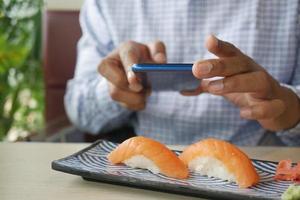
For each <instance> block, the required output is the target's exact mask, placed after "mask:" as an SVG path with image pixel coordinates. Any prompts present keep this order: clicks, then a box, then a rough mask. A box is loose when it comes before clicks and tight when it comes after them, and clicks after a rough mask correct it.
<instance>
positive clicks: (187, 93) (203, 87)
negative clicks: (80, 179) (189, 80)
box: [180, 80, 209, 96]
mask: <svg viewBox="0 0 300 200" xmlns="http://www.w3.org/2000/svg"><path fill="white" fill-rule="evenodd" d="M208 83H209V80H201V83H200V85H199V86H198V87H197V88H196V89H194V90H183V91H180V94H181V95H183V96H197V95H199V94H201V93H205V92H207V85H208Z"/></svg>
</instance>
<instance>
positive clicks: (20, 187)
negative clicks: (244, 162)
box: [0, 143, 300, 200]
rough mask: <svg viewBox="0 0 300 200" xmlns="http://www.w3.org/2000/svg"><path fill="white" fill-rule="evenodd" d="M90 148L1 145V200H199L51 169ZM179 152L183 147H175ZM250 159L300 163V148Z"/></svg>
mask: <svg viewBox="0 0 300 200" xmlns="http://www.w3.org/2000/svg"><path fill="white" fill-rule="evenodd" d="M88 145H89V144H86V143H81V144H66V143H65V144H63V143H0V199H1V200H19V199H29V200H35V199H36V200H41V199H43V200H47V199H55V200H60V199H64V200H65V199H72V200H77V199H80V200H84V199H88V200H93V199H97V200H100V199H103V200H104V199H105V200H111V199H116V200H117V199H125V200H127V199H128V200H129V199H130V200H133V199H172V200H177V199H178V200H185V199H199V198H194V197H185V196H181V195H175V194H167V193H162V192H154V191H148V190H142V189H135V188H130V187H124V186H115V185H110V184H104V183H95V182H89V181H84V180H83V179H82V178H80V177H78V176H73V175H69V174H65V173H61V172H58V171H54V170H52V169H51V161H52V160H55V159H58V158H62V157H65V156H67V155H70V154H72V153H74V152H76V151H78V150H80V149H82V148H84V147H86V146H88ZM176 149H180V147H176ZM243 149H244V150H245V151H246V152H247V153H248V155H249V156H250V157H251V158H257V159H267V160H274V161H278V160H280V159H286V158H291V159H292V160H293V161H300V148H285V147H279V148H276V147H255V148H253V147H252V148H243Z"/></svg>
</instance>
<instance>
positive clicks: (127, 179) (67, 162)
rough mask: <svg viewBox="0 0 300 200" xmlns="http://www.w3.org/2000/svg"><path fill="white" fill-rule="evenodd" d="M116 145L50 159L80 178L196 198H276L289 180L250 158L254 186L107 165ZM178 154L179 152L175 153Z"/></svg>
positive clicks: (268, 164) (266, 163) (96, 145)
mask: <svg viewBox="0 0 300 200" xmlns="http://www.w3.org/2000/svg"><path fill="white" fill-rule="evenodd" d="M116 146H117V144H115V143H112V142H108V141H104V140H100V141H97V142H95V143H94V144H92V145H91V146H89V147H87V148H85V149H83V150H81V151H80V152H78V153H75V154H73V155H71V156H68V157H66V158H63V159H60V160H55V161H53V162H52V168H53V169H55V170H58V171H62V172H66V173H70V174H75V175H79V176H82V177H83V178H84V179H87V180H93V181H100V182H109V183H112V184H119V185H126V186H132V187H138V188H144V189H150V190H159V191H164V192H172V193H178V194H184V195H192V196H198V197H208V198H220V199H231V200H233V199H243V200H250V199H251V200H254V199H255V200H256V199H267V200H275V199H276V200H278V199H280V196H281V194H282V193H283V192H284V191H285V190H286V189H287V188H288V186H289V185H290V184H291V182H285V181H275V180H274V179H273V177H274V174H275V170H276V165H277V163H275V162H270V161H262V160H253V164H254V166H255V168H256V170H257V172H258V173H259V175H260V183H259V184H258V185H256V186H255V187H251V188H248V189H240V188H239V187H238V186H237V185H236V184H234V183H229V182H227V181H222V180H220V179H217V178H208V177H206V176H201V175H200V174H197V173H194V172H190V178H188V179H187V180H178V179H173V178H169V177H166V176H164V175H161V174H158V175H155V174H152V173H151V172H149V171H148V170H144V169H134V168H131V167H127V166H125V165H111V164H110V163H109V162H108V160H107V158H106V156H107V154H108V153H109V152H111V151H112V150H113V149H114V148H115V147H116ZM176 153H177V154H179V153H180V152H176Z"/></svg>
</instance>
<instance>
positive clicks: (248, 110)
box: [240, 99, 286, 120]
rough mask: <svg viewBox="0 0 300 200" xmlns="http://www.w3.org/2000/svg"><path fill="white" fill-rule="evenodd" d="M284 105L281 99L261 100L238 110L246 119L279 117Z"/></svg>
mask: <svg viewBox="0 0 300 200" xmlns="http://www.w3.org/2000/svg"><path fill="white" fill-rule="evenodd" d="M285 109H286V107H285V104H284V102H283V101H281V100H279V99H274V100H265V101H261V102H259V103H257V104H255V105H252V106H250V107H245V108H242V109H241V110H240V115H241V117H243V118H246V119H253V120H260V119H273V118H277V117H279V116H280V115H281V114H282V113H283V112H284V111H285Z"/></svg>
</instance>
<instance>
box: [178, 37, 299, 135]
mask: <svg viewBox="0 0 300 200" xmlns="http://www.w3.org/2000/svg"><path fill="white" fill-rule="evenodd" d="M206 48H207V49H208V50H209V51H210V52H211V53H213V54H215V55H216V56H218V57H219V58H217V59H209V60H202V61H197V62H195V63H194V65H193V74H194V76H195V77H197V78H199V79H205V78H212V77H216V76H220V77H224V78H222V79H219V80H203V81H202V82H201V85H200V86H199V88H198V89H197V90H195V91H189V92H183V94H184V95H198V94H200V93H202V92H209V93H211V94H215V95H221V96H224V97H225V98H226V99H228V100H229V101H230V102H232V103H233V104H235V105H236V106H238V107H239V108H240V115H241V117H243V118H246V119H250V120H257V121H258V122H259V123H260V124H261V125H262V126H263V127H264V128H265V129H269V130H272V131H278V130H282V129H288V128H291V127H293V126H295V125H296V124H297V123H298V122H299V120H300V100H299V98H298V97H297V96H296V94H295V93H294V92H293V91H291V90H290V89H288V88H286V87H283V86H281V85H280V84H279V83H278V82H277V81H276V80H275V79H274V78H273V77H272V76H271V75H270V74H269V73H268V72H267V71H266V70H265V69H264V68H263V67H261V66H260V65H258V64H257V63H256V62H255V61H254V60H252V59H251V58H250V57H248V56H247V55H245V54H243V53H242V52H241V51H240V50H239V49H238V48H236V47H235V46H234V45H232V44H230V43H228V42H225V41H221V40H219V39H217V38H216V37H215V36H212V35H210V36H209V37H208V38H207V40H206Z"/></svg>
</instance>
